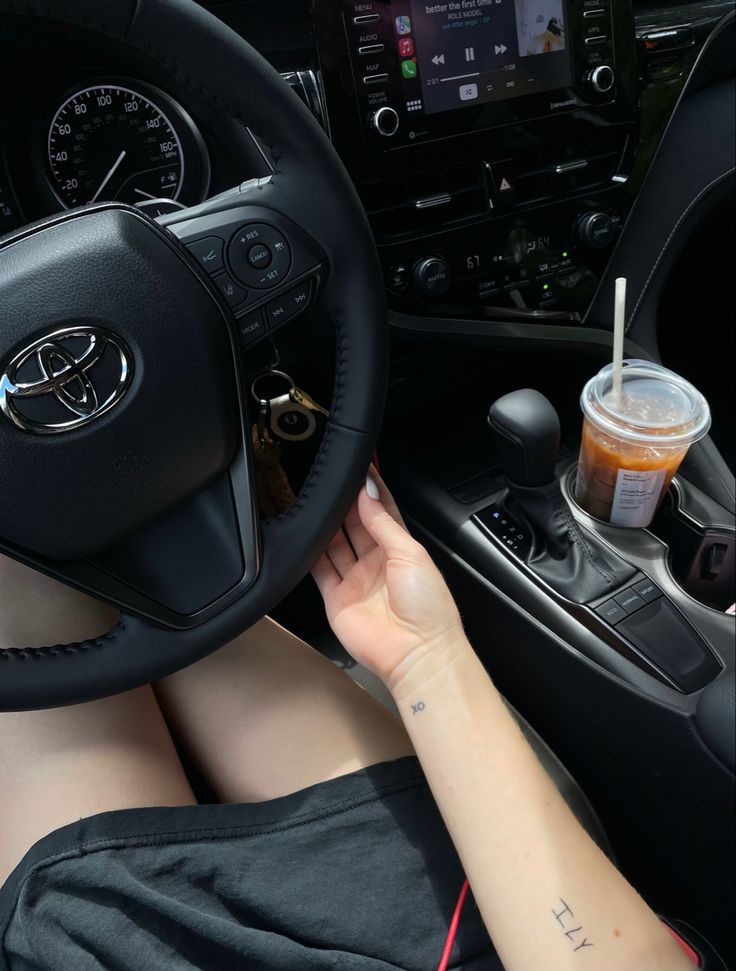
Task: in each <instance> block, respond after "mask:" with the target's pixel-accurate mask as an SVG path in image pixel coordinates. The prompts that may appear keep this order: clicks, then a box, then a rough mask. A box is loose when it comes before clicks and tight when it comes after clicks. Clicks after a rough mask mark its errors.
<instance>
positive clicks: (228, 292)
mask: <svg viewBox="0 0 736 971" xmlns="http://www.w3.org/2000/svg"><path fill="white" fill-rule="evenodd" d="M215 283H216V285H217V288H218V289H219V291H220V293H221V294H222V295H223V297H224V298H225V299H226V300H227V302H228V304H229V305H230V306H231V307H238V306H239V305H240V304H241V303H242V302H243V301H244V300H245V299H246V297H247V296H248V291H247V290H243V289H242V287H239V286H238V284H237V283H236V282H235V281H234V280H233V278H232V277H231V276H230V274H229V273H220V274H218V276H216V277H215Z"/></svg>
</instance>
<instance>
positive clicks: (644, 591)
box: [631, 579, 662, 603]
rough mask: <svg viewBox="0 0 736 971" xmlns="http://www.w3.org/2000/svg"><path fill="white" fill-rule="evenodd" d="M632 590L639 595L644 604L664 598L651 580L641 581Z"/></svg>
mask: <svg viewBox="0 0 736 971" xmlns="http://www.w3.org/2000/svg"><path fill="white" fill-rule="evenodd" d="M631 589H632V590H634V591H636V593H638V594H639V596H640V597H641V599H642V600H643V601H644V603H651V602H652V600H658V599H659V598H660V597H661V596H662V591H661V590H660V589H659V587H658V586H657V584H656V583H653V582H652V581H651V580H649V579H646V580H640V581H639V582H638V583H635V584H634V586H633V587H632V588H631Z"/></svg>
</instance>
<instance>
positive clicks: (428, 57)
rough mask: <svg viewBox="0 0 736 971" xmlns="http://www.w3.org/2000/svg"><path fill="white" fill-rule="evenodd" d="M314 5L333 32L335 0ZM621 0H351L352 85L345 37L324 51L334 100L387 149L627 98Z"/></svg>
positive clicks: (347, 11) (347, 5)
mask: <svg viewBox="0 0 736 971" xmlns="http://www.w3.org/2000/svg"><path fill="white" fill-rule="evenodd" d="M313 2H314V5H315V11H316V12H317V15H318V17H320V18H321V19H320V20H319V23H320V26H321V27H323V35H324V36H325V37H334V36H335V35H334V30H332V32H330V27H331V24H332V21H331V20H330V16H331V15H330V13H329V11H330V10H334V7H331V4H332V3H333V2H334V0H313ZM622 2H623V0H622ZM614 6H618V0H616V4H614V2H613V0H341V7H342V16H343V22H344V25H345V35H344V36H345V38H346V40H347V54H348V57H349V58H350V64H351V67H352V82H353V88H352V90H348V89H347V88H346V81H347V78H346V73H345V71H344V70H343V67H342V63H341V59H342V57H344V54H343V53H342V50H341V49H340V48H339V44H338V41H337V40H335V41H329V42H328V43H327V47H326V49H323V50H322V51H321V58H322V63H323V65H327V69H326V71H325V77H326V78H327V82H328V87H329V88H330V93H329V95H328V100H329V97H332V99H333V104H334V103H335V99H336V98H337V99H341V98H343V97H347V98H348V99H349V100H351V101H352V108H351V109H350V110H354V109H355V108H356V107H357V109H358V111H359V113H360V117H361V119H362V124H363V126H364V128H363V131H364V132H365V142H366V144H367V145H368V146H370V148H371V149H377V150H379V151H385V150H390V149H393V148H398V147H401V146H406V145H416V144H417V143H420V142H426V141H431V140H433V139H437V138H451V137H454V136H455V135H466V134H470V133H473V132H481V131H486V130H489V129H492V128H496V127H500V126H503V125H509V124H514V123H516V122H520V121H526V120H527V119H531V118H542V117H546V116H548V115H557V114H560V113H563V112H567V111H578V110H580V109H591V108H592V109H594V110H597V109H598V107H599V106H602V105H604V104H610V103H612V102H613V101H614V100H615V98H616V79H615V59H614V54H615V51H614V35H613V16H614ZM332 16H334V15H332ZM323 70H324V68H323ZM333 85H334V86H333ZM334 111H335V108H333V112H334ZM335 117H337V115H335Z"/></svg>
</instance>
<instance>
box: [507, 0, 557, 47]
mask: <svg viewBox="0 0 736 971" xmlns="http://www.w3.org/2000/svg"><path fill="white" fill-rule="evenodd" d="M516 35H517V37H518V41H519V57H533V56H534V55H536V54H552V53H553V52H554V51H562V50H564V49H565V46H566V44H565V17H564V12H563V8H562V0H516Z"/></svg>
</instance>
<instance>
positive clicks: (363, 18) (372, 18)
mask: <svg viewBox="0 0 736 971" xmlns="http://www.w3.org/2000/svg"><path fill="white" fill-rule="evenodd" d="M380 19H381V18H380V17H379V15H378V14H377V13H364V14H361V15H360V16H359V17H353V23H354V24H358V26H362V25H363V24H375V23H376V21H378V20H380Z"/></svg>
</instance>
